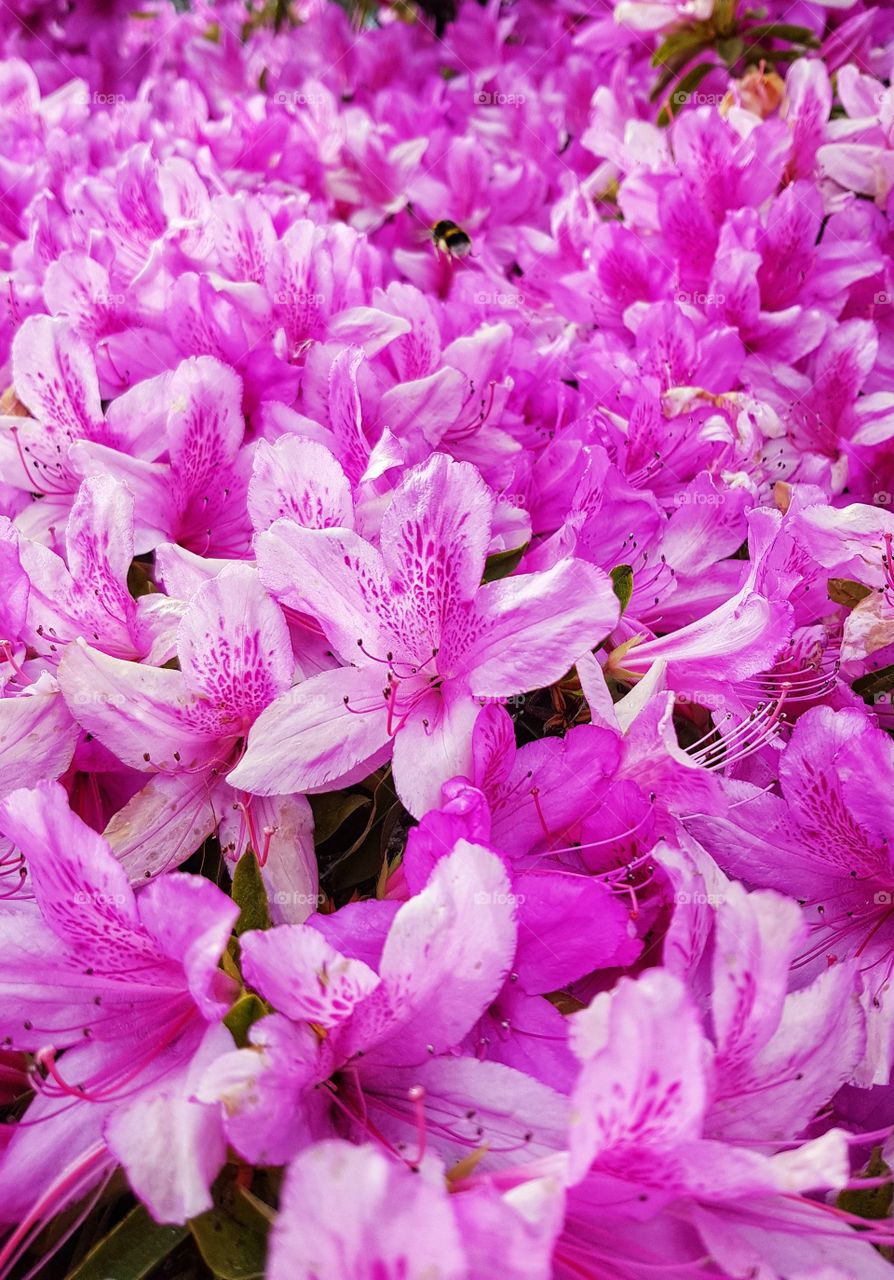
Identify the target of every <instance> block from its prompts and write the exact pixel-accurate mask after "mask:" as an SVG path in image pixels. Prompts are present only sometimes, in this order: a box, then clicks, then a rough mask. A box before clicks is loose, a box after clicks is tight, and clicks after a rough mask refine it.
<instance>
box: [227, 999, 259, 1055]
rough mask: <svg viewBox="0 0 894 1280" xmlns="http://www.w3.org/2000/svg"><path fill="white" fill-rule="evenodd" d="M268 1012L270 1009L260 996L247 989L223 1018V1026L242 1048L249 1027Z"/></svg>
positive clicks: (246, 1042)
mask: <svg viewBox="0 0 894 1280" xmlns="http://www.w3.org/2000/svg"><path fill="white" fill-rule="evenodd" d="M269 1012H270V1010H269V1009H268V1007H267V1005H266V1004H265V1003H264V1001H263V1000H262V999H261V997H260V996H256V995H255V994H254V992H252V991H247V992H246V993H245V995H242V996H240V997H239V999H238V1000H237V1001H236V1003H235V1004H234V1005H233V1007H232V1009H231V1010H230V1012H229V1013H228V1014H227V1016H226V1017H225V1018H224V1026H225V1027H226V1028H227V1030H228V1031H229V1032H230V1034H231V1035H232V1037H233V1039H234V1040H235V1041H236V1044H237V1045H238V1047H239V1048H240V1049H244V1048H245V1046H246V1045H247V1044H248V1032H249V1029H250V1028H251V1027H252V1026H254V1024H255V1023H256V1022H259V1021H260V1020H261V1018H263V1017H266V1015H267V1014H268V1013H269Z"/></svg>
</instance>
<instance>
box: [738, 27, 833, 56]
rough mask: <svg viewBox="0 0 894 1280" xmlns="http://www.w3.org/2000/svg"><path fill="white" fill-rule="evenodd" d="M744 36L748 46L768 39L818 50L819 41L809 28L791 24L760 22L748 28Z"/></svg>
mask: <svg viewBox="0 0 894 1280" xmlns="http://www.w3.org/2000/svg"><path fill="white" fill-rule="evenodd" d="M745 35H746V39H747V40H748V43H749V44H752V43H753V42H754V41H755V40H763V39H764V38H769V39H770V40H784V41H786V43H787V44H800V45H804V46H805V47H806V48H808V49H818V48H819V41H818V40H817V38H816V35H815V34H814V33H813V32H812V31H811V30H810V28H809V27H797V26H795V25H794V23H791V22H761V23H758V25H757V26H756V27H749V29H748V31H747V32H746V33H745Z"/></svg>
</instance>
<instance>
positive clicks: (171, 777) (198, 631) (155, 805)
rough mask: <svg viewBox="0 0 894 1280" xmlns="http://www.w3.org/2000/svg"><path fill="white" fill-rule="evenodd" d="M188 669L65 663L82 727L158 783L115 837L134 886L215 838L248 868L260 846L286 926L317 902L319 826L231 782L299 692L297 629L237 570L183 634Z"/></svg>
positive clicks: (203, 598)
mask: <svg viewBox="0 0 894 1280" xmlns="http://www.w3.org/2000/svg"><path fill="white" fill-rule="evenodd" d="M176 652H177V657H178V660H179V667H180V669H179V670H178V671H172V670H170V669H169V668H159V667H151V666H146V665H140V664H137V663H133V662H125V661H124V660H122V659H120V658H113V657H110V656H108V655H107V654H104V653H102V652H100V651H99V650H98V649H94V648H91V647H90V646H89V645H87V644H85V643H84V641H83V640H80V641H78V642H77V643H75V644H72V645H71V646H70V647H69V648H68V649H67V651H66V653H65V656H64V658H63V660H62V662H61V664H60V679H61V684H62V688H63V692H64V693H65V697H66V700H67V702H68V705H69V707H70V709H71V712H72V714H73V716H74V717H75V719H76V720H77V721H78V723H79V724H81V725H82V726H83V727H84V728H85V729H87V730H88V731H89V732H90V733H91V734H94V735H95V736H96V738H98V739H99V741H100V742H102V743H103V744H104V745H105V746H106V747H108V748H109V749H110V750H111V751H113V752H114V754H115V755H116V756H117V757H118V759H119V760H121V761H122V762H123V763H125V764H126V765H128V766H130V768H132V769H136V770H139V771H140V772H142V773H149V774H152V775H153V776H152V778H151V780H150V781H149V782H148V783H147V785H146V786H145V787H143V788H142V789H141V790H140V791H138V792H137V794H136V795H135V796H134V797H133V799H132V800H130V801H129V803H128V804H127V805H126V806H125V807H124V808H123V809H121V810H120V811H119V812H118V813H117V814H116V815H115V817H114V818H113V819H112V821H111V823H110V824H109V827H108V828H107V831H106V835H107V837H108V839H109V840H110V842H111V843H112V846H113V848H114V849H115V851H116V853H117V854H118V856H119V857H120V858H121V859H122V861H123V863H124V865H125V866H126V867H127V869H128V872H129V874H130V876H131V878H132V879H133V880H138V879H140V878H143V877H145V876H147V875H154V874H156V873H157V872H158V871H161V870H168V869H170V868H171V867H175V866H177V865H179V863H181V862H183V861H185V859H186V858H188V857H189V856H190V854H191V853H192V851H193V850H194V849H195V848H196V847H197V845H199V844H201V842H202V841H203V840H204V839H205V838H206V836H208V835H210V834H211V833H212V832H217V833H218V834H219V836H220V838H221V843H222V844H223V846H224V850H225V852H226V853H227V854H228V855H229V856H231V857H232V858H233V859H234V860H236V859H238V858H239V857H240V856H241V854H242V853H243V851H244V850H245V849H246V847H247V846H248V845H249V844H250V845H251V847H252V848H253V849H254V850H255V852H256V853H257V855H258V858H259V859H260V860H261V862H262V863H263V864H264V871H265V876H266V878H267V880H268V883H269V886H270V890H271V895H272V896H273V897H274V898H275V896H276V895H277V894H280V895H283V901H284V902H286V903H287V904H288V905H289V910H288V911H287V912H285V913H284V914H282V916H281V918H284V919H302V920H303V919H304V917H305V916H307V915H309V914H310V912H311V910H312V909H313V907H314V905H315V903H316V862H315V860H314V856H313V846H312V841H311V837H310V828H311V816H310V810H309V807H308V804H307V801H306V800H305V799H304V797H303V796H302V795H278V796H277V797H276V798H275V799H272V800H266V799H249V798H248V797H240V796H239V795H238V794H237V793H235V792H234V791H233V789H232V788H231V787H230V786H229V784H228V783H227V782H226V781H225V780H224V775H225V774H226V772H227V770H228V768H230V766H231V765H232V763H233V762H234V761H235V760H238V758H239V755H240V753H241V751H242V750H243V747H244V742H245V739H246V736H247V734H248V731H249V729H250V727H251V725H252V724H253V723H254V721H255V720H256V719H257V717H258V715H259V714H260V713H261V711H262V710H263V708H264V707H266V706H267V705H268V704H269V703H271V702H273V701H274V700H275V699H276V698H277V697H279V696H280V695H282V694H283V693H284V691H286V690H288V687H289V683H290V681H291V678H292V671H293V667H294V660H293V658H292V649H291V645H290V643H289V633H288V628H287V626H286V622H285V619H284V618H283V615H282V612H281V610H280V609H279V607H278V605H276V604H275V603H274V601H273V600H271V599H270V597H269V596H268V595H267V593H266V592H265V591H264V589H263V587H262V586H261V584H260V582H259V581H258V576H257V573H256V571H255V570H254V569H253V568H251V567H250V566H248V565H242V564H235V565H231V566H229V567H227V568H225V569H224V570H223V571H222V572H221V573H220V574H219V575H218V576H217V577H215V578H212V579H210V580H209V581H207V582H205V583H204V585H202V586H201V587H199V589H198V590H197V591H196V592H195V594H194V595H193V597H192V599H191V600H190V602H189V604H188V605H187V606H186V608H185V610H184V613H183V617H182V619H181V622H180V625H179V629H178V632H177V648H176Z"/></svg>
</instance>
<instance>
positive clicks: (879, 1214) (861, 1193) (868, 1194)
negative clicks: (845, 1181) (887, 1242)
mask: <svg viewBox="0 0 894 1280" xmlns="http://www.w3.org/2000/svg"><path fill="white" fill-rule="evenodd" d="M890 1173H891V1170H890V1168H889V1167H888V1165H887V1164H885V1161H884V1160H883V1159H882V1149H881V1147H875V1148H874V1149H873V1152H872V1156H871V1157H870V1160H869V1163H868V1164H867V1166H866V1168H865V1169H864V1170H863V1174H862V1176H863V1177H865V1178H885V1177H888V1176H889V1175H890ZM892 1203H894V1187H892V1185H891V1183H890V1182H887V1183H885V1185H884V1186H882V1187H855V1188H853V1189H852V1190H849V1191H842V1192H841V1194H840V1195H839V1197H838V1208H839V1209H844V1210H845V1211H846V1212H847V1213H855V1214H857V1216H858V1217H860V1218H868V1219H869V1221H871V1222H874V1221H877V1220H878V1219H880V1218H887V1217H890V1214H891V1205H892ZM885 1256H886V1257H887V1256H889V1255H888V1254H886V1255H885Z"/></svg>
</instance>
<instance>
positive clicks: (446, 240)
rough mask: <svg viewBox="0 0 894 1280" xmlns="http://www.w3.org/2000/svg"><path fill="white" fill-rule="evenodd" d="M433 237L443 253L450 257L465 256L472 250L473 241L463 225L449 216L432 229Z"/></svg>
mask: <svg viewBox="0 0 894 1280" xmlns="http://www.w3.org/2000/svg"><path fill="white" fill-rule="evenodd" d="M431 237H432V240H433V241H434V243H435V246H436V248H438V249H439V250H440V251H441V253H443V254H446V256H447V257H448V258H464V257H465V256H466V254H468V253H471V252H472V241H471V239H470V238H469V235H468V234H467V232H465V231H463V229H462V227H459V226H457V224H456V223H455V222H452V221H451V220H450V219H449V218H442V219H441V220H440V222H436V223H435V225H434V226H433V227H432V229H431Z"/></svg>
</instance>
